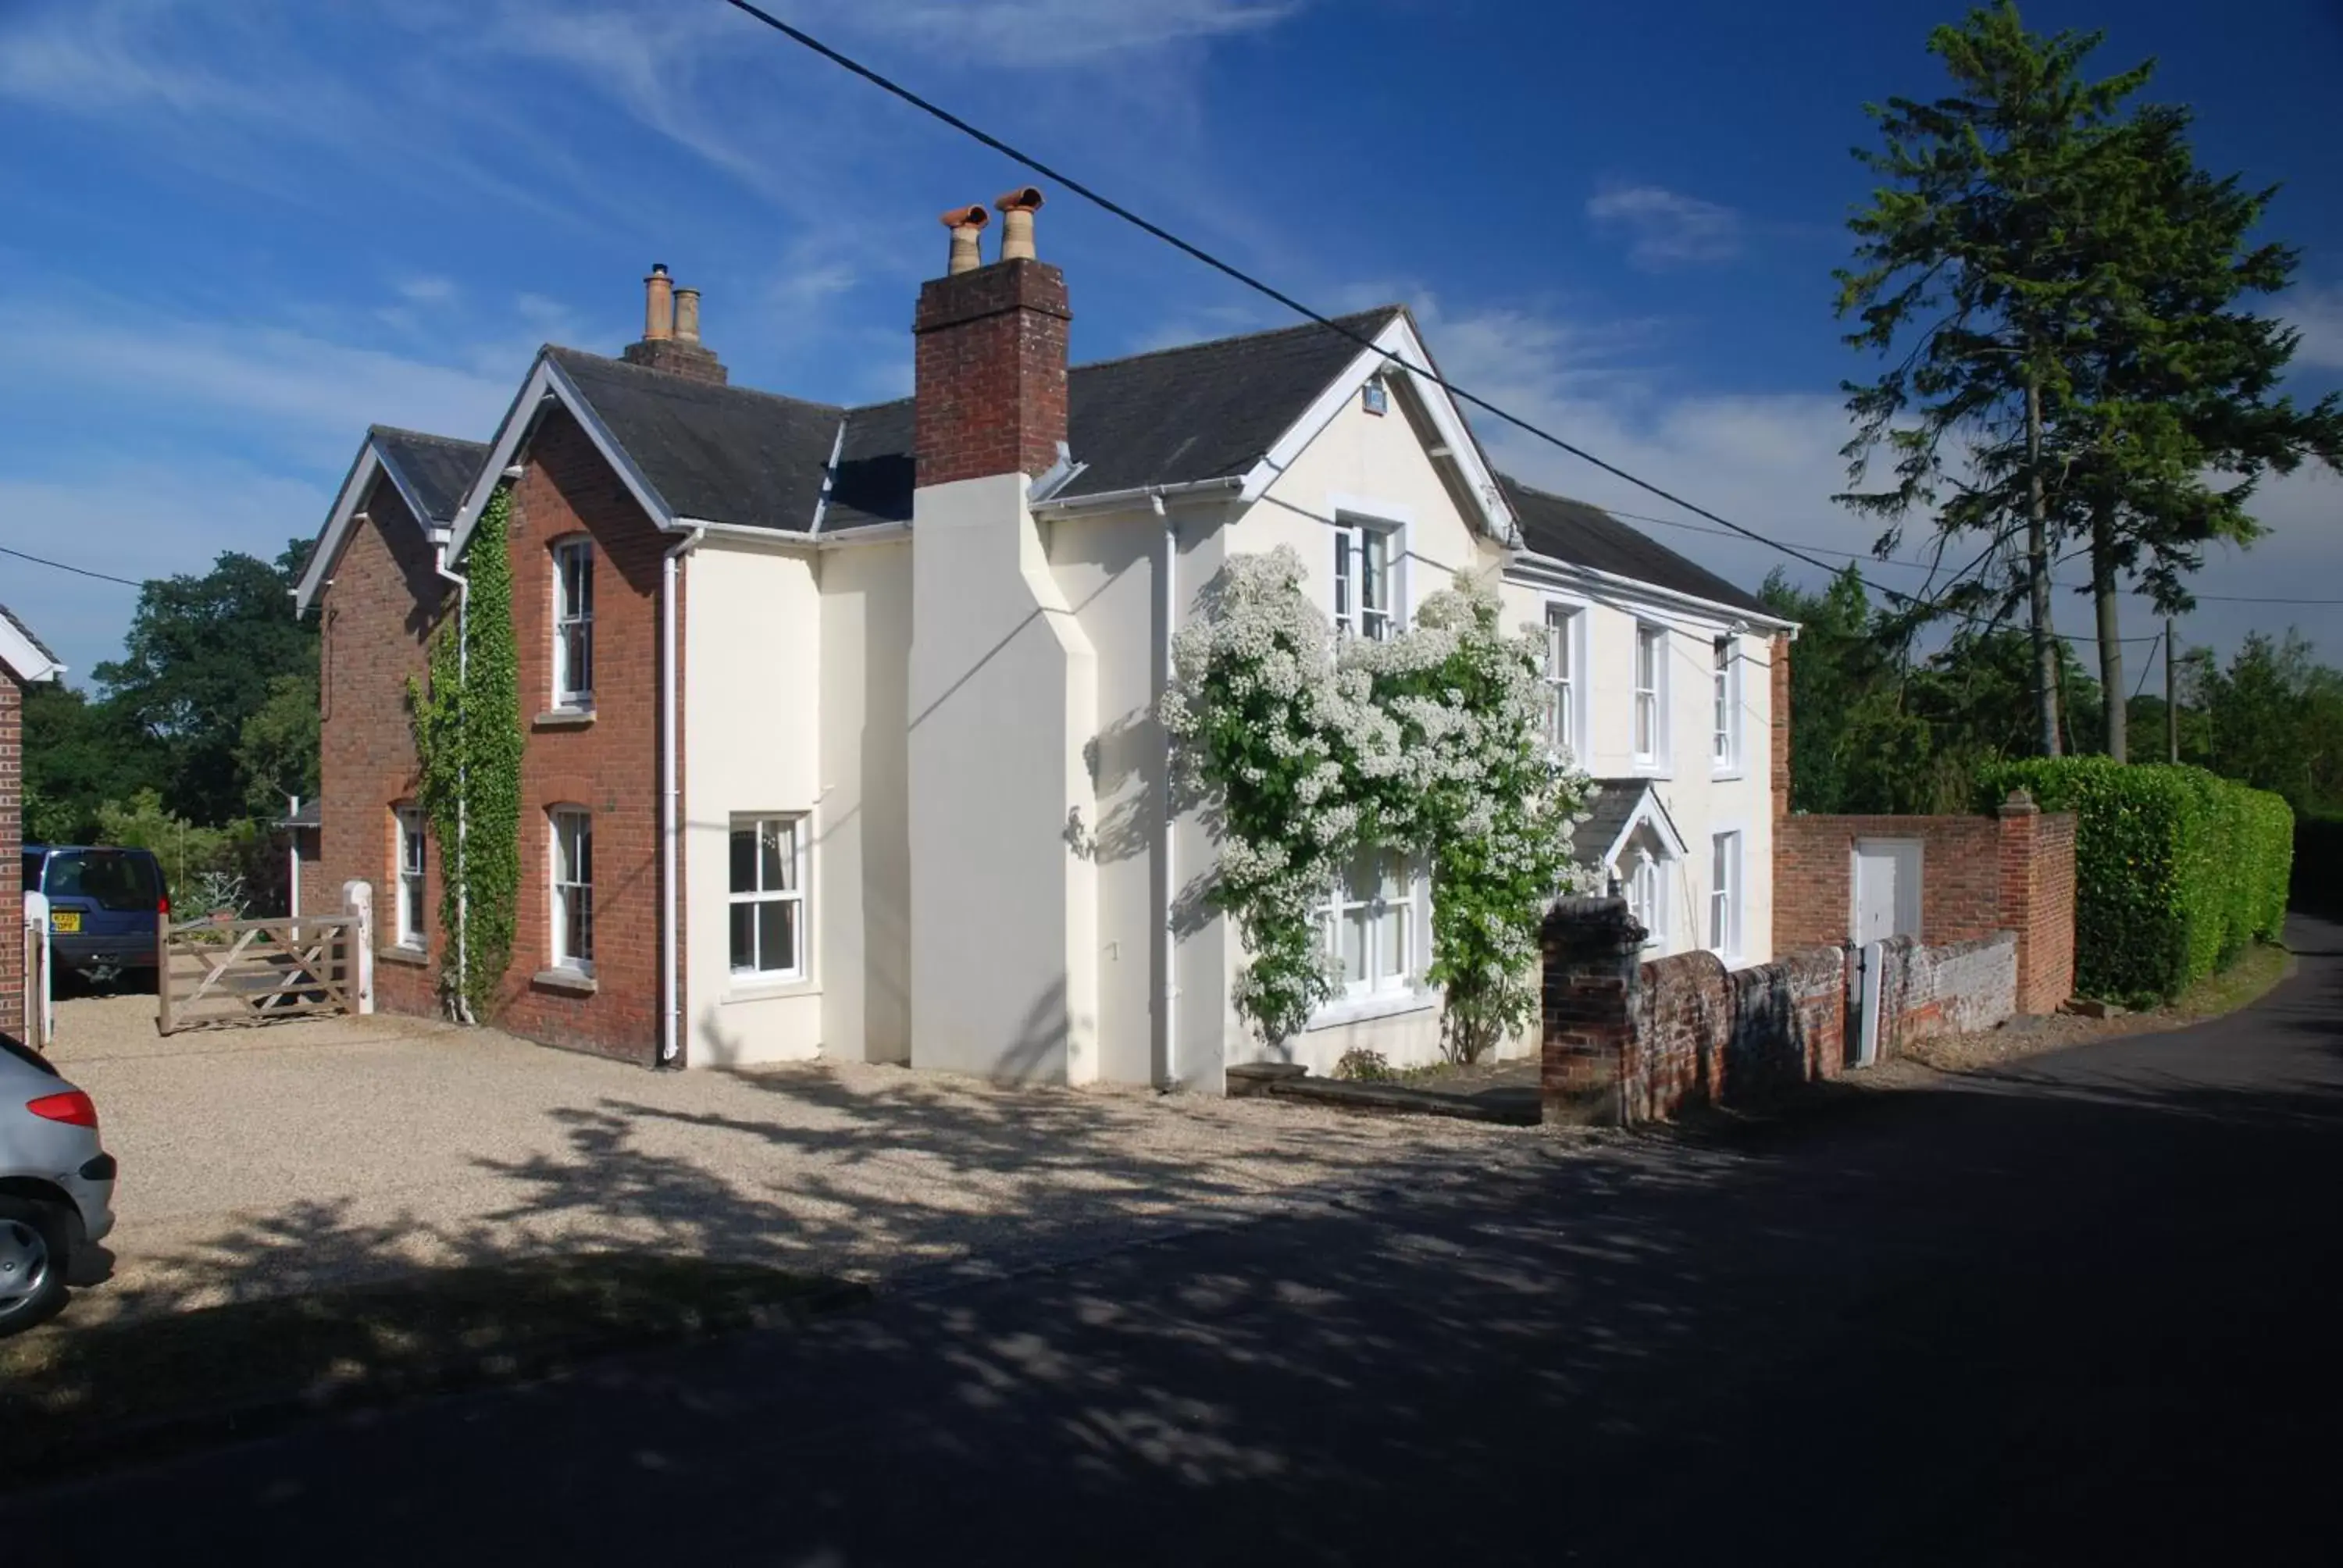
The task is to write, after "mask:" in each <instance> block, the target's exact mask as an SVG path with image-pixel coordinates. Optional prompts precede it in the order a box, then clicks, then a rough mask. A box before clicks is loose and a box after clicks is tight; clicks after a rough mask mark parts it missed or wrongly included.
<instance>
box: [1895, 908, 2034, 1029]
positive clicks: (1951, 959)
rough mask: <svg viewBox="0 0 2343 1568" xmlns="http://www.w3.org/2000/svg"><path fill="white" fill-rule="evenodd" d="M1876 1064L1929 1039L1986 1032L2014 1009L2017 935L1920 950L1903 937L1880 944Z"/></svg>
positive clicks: (2008, 933)
mask: <svg viewBox="0 0 2343 1568" xmlns="http://www.w3.org/2000/svg"><path fill="white" fill-rule="evenodd" d="M1880 950H1881V960H1882V963H1883V965H1884V968H1883V972H1882V973H1881V976H1880V989H1879V1007H1880V1012H1881V1014H1882V1015H1883V1022H1882V1027H1881V1029H1880V1031H1879V1054H1880V1057H1881V1059H1882V1060H1885V1059H1886V1058H1888V1057H1892V1056H1896V1055H1897V1054H1899V1053H1900V1052H1901V1051H1902V1050H1904V1049H1905V1048H1906V1047H1907V1046H1912V1045H1916V1044H1917V1043H1919V1042H1920V1041H1921V1040H1926V1039H1928V1038H1930V1037H1931V1036H1934V1035H1940V1034H1964V1033H1967V1032H1969V1031H1971V1030H1980V1029H1991V1028H1992V1027H1993V1026H1994V1025H1996V1024H1997V1023H1999V1022H2001V1021H2002V1020H2004V1019H2006V1018H2007V1017H2009V1016H2010V1015H2011V1014H2012V1013H2014V1012H2016V1011H2018V1010H2019V1009H2018V1006H2017V933H2016V932H2015V931H1996V932H1995V933H1994V934H1993V935H1992V936H1989V937H1978V938H1976V939H1975V940H1970V941H1966V942H1952V943H1948V944H1946V945H1944V946H1941V947H1933V946H1923V945H1921V944H1920V943H1917V942H1915V941H1913V940H1911V939H1910V938H1909V937H1896V938H1895V939H1893V940H1889V941H1885V942H1882V943H1881V944H1880Z"/></svg>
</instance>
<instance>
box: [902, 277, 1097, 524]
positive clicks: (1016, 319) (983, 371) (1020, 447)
mask: <svg viewBox="0 0 2343 1568" xmlns="http://www.w3.org/2000/svg"><path fill="white" fill-rule="evenodd" d="M1072 319H1073V313H1072V311H1071V308H1069V307H1068V306H1067V303H1066V277H1065V274H1063V273H1061V272H1060V271H1059V270H1058V269H1057V268H1056V267H1054V266H1050V265H1049V264H1048V263H1047V262H1040V261H1023V260H1020V261H1002V262H995V263H994V264H993V265H992V266H981V267H979V268H977V269H976V270H975V271H973V272H963V273H960V275H958V276H952V277H939V278H934V279H931V280H930V281H929V282H928V283H925V284H923V285H921V286H920V306H919V313H918V316H917V317H916V318H915V320H914V322H913V325H912V331H913V332H914V333H915V334H916V335H917V352H916V357H915V364H916V370H917V382H918V393H917V395H916V397H915V399H914V403H913V419H914V437H913V442H914V451H915V453H916V456H917V462H918V467H919V482H920V484H921V485H946V484H950V483H951V482H952V481H953V480H955V479H978V478H983V477H988V476H990V475H994V474H1041V473H1044V472H1046V471H1047V470H1048V469H1049V468H1050V467H1051V466H1052V465H1053V464H1055V463H1056V462H1057V460H1058V444H1059V443H1060V442H1061V441H1063V440H1064V439H1065V438H1066V339H1067V331H1068V327H1067V324H1068V323H1069V322H1071V320H1072Z"/></svg>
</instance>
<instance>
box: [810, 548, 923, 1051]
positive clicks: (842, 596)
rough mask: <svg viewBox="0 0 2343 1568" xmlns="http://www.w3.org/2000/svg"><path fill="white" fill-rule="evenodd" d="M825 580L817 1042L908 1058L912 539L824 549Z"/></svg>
mask: <svg viewBox="0 0 2343 1568" xmlns="http://www.w3.org/2000/svg"><path fill="white" fill-rule="evenodd" d="M818 568H819V572H820V586H821V668H820V685H821V692H822V701H821V767H820V778H821V794H820V809H819V815H820V824H821V831H820V839H818V841H817V842H816V845H815V848H814V859H815V864H816V867H817V877H818V879H819V881H820V891H821V901H820V905H819V907H818V908H817V909H816V910H815V912H814V920H815V924H816V928H817V930H819V932H820V941H821V956H822V992H821V996H822V1013H821V1050H822V1054H823V1055H824V1056H832V1057H840V1058H843V1059H845V1060H850V1061H897V1062H908V1061H910V1060H911V861H910V837H909V831H910V829H909V824H908V809H909V808H908V799H909V795H908V790H909V784H910V780H909V778H908V775H907V772H906V769H907V767H908V761H907V755H906V734H905V721H906V717H907V716H906V711H905V708H904V704H905V701H906V700H907V699H908V696H909V693H908V690H907V689H906V683H907V681H908V680H909V679H910V655H911V546H910V541H908V540H901V541H897V542H893V543H889V544H881V545H855V546H851V547H848V548H835V549H826V550H824V551H823V552H822V553H821V555H820V557H819V558H818Z"/></svg>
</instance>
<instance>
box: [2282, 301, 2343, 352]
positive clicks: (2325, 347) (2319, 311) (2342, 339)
mask: <svg viewBox="0 0 2343 1568" xmlns="http://www.w3.org/2000/svg"><path fill="white" fill-rule="evenodd" d="M2279 315H2281V316H2282V317H2285V319H2286V322H2287V325H2288V326H2289V327H2293V328H2294V329H2295V330H2296V331H2297V332H2299V333H2301V334H2302V343H2301V346H2300V347H2298V348H2297V349H2296V350H2295V363H2296V364H2298V365H2300V366H2304V367H2309V368H2316V369H2320V370H2343V284H2336V285H2334V286H2329V287H2324V288H2322V287H2319V286H2316V285H2305V286H2301V287H2298V288H2297V289H2296V290H2295V291H2294V294H2293V296H2292V297H2290V298H2289V299H2288V301H2287V304H2286V307H2285V308H2284V309H2283V310H2281V311H2280V312H2279Z"/></svg>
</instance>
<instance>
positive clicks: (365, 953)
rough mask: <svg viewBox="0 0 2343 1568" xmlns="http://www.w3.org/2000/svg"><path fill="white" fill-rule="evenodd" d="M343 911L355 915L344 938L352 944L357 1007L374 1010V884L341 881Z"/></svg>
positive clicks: (352, 965)
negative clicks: (352, 923) (355, 919)
mask: <svg viewBox="0 0 2343 1568" xmlns="http://www.w3.org/2000/svg"><path fill="white" fill-rule="evenodd" d="M342 910H343V912H345V913H346V914H349V915H354V916H356V917H357V926H356V927H355V928H352V929H350V930H346V931H345V932H344V933H343V934H344V939H345V940H347V941H348V942H350V943H351V944H352V951H351V954H350V973H351V975H352V976H353V977H354V980H355V985H354V989H355V990H356V992H357V995H356V998H355V1000H356V1002H357V1010H358V1011H359V1012H362V1013H367V1012H372V1011H373V1010H374V888H373V885H372V884H371V883H367V882H357V881H352V882H344V883H343V884H342Z"/></svg>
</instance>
